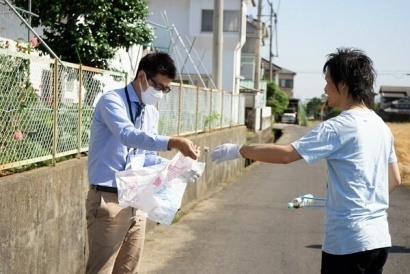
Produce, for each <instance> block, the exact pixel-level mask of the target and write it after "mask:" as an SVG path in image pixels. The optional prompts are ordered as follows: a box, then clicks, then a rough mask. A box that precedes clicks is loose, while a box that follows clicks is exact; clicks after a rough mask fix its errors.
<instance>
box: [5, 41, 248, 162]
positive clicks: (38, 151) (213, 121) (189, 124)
mask: <svg viewBox="0 0 410 274" xmlns="http://www.w3.org/2000/svg"><path fill="white" fill-rule="evenodd" d="M63 64H64V65H61V64H59V63H57V62H56V61H55V60H53V59H50V58H44V57H38V56H32V55H29V54H25V53H22V52H15V51H10V50H6V49H3V48H0V133H1V135H0V170H4V169H9V168H13V167H19V166H23V165H27V164H31V163H36V162H41V161H44V160H52V161H53V163H55V161H56V159H57V158H59V157H63V156H66V155H78V156H79V155H80V153H81V152H86V151H88V144H89V136H90V124H91V118H92V113H93V110H94V107H95V104H96V102H97V101H98V99H99V97H100V96H101V94H103V93H104V92H106V91H108V90H111V89H113V88H120V87H121V88H122V87H124V85H125V84H126V83H127V81H128V79H127V75H126V74H123V73H118V72H111V71H103V70H99V69H95V68H90V67H85V66H81V65H77V64H71V63H65V62H63ZM244 104H245V100H244V97H243V96H242V95H239V94H234V95H233V94H231V93H227V92H222V91H218V90H211V89H207V88H198V87H195V86H186V85H179V84H177V83H172V92H170V93H169V94H167V95H165V97H164V99H162V100H161V101H160V102H159V103H158V106H157V107H158V110H159V112H160V121H159V129H158V130H159V134H161V135H187V134H193V133H200V132H205V131H209V130H211V129H217V128H221V127H227V126H233V125H240V124H243V122H244V118H242V119H241V118H240V117H243V116H244V115H243V113H244V110H245V108H244ZM238 113H239V115H238Z"/></svg>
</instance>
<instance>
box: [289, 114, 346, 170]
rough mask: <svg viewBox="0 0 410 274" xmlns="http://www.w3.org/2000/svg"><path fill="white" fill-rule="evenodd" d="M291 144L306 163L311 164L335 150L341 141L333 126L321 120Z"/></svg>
mask: <svg viewBox="0 0 410 274" xmlns="http://www.w3.org/2000/svg"><path fill="white" fill-rule="evenodd" d="M291 145H292V146H293V147H294V148H295V149H296V151H297V152H298V153H299V154H300V156H302V158H303V159H304V160H305V161H306V162H307V163H309V164H313V163H315V162H317V161H319V160H321V159H324V158H326V157H328V156H329V155H331V154H332V153H334V152H335V151H337V150H338V149H339V148H340V146H341V142H340V138H339V136H338V134H337V132H336V131H335V129H334V128H333V126H332V125H331V124H330V123H327V122H322V123H320V124H319V125H317V126H316V127H315V128H314V129H313V130H312V131H310V132H309V133H308V134H306V135H305V136H303V137H302V138H300V139H299V140H297V141H295V142H293V143H292V144H291Z"/></svg>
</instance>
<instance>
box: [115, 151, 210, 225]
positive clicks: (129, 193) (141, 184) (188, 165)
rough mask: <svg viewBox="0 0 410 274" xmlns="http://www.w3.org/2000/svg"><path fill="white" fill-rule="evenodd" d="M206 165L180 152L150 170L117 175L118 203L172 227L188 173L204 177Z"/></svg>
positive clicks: (132, 170)
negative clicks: (192, 171) (193, 172)
mask: <svg viewBox="0 0 410 274" xmlns="http://www.w3.org/2000/svg"><path fill="white" fill-rule="evenodd" d="M204 168H205V163H198V162H197V161H195V160H193V159H191V158H189V157H185V156H183V155H182V154H181V153H180V152H178V153H177V154H176V155H175V156H174V158H172V160H171V161H169V162H167V163H162V164H159V165H155V166H150V167H141V168H137V169H130V170H124V171H121V172H117V173H116V175H115V177H116V182H117V188H118V201H119V204H120V206H121V207H124V208H125V207H128V206H131V207H134V208H137V209H139V210H142V211H144V212H146V213H147V214H148V218H150V219H151V220H153V221H155V222H158V223H161V224H166V225H170V224H171V223H172V220H173V219H174V217H175V214H176V212H177V211H178V209H179V208H180V207H181V201H182V196H183V195H184V192H185V188H186V183H187V179H185V178H183V177H182V176H181V174H182V173H184V172H186V171H188V170H191V169H192V170H195V171H196V172H197V173H198V174H202V172H203V170H204Z"/></svg>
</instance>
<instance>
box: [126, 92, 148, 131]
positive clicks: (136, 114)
mask: <svg viewBox="0 0 410 274" xmlns="http://www.w3.org/2000/svg"><path fill="white" fill-rule="evenodd" d="M125 95H126V96H127V103H128V109H129V111H130V119H131V122H132V124H133V125H134V126H135V122H136V120H137V119H136V118H137V116H138V108H142V110H141V112H140V113H139V116H140V117H141V126H140V130H141V129H142V124H143V123H144V113H145V108H144V107H143V106H142V105H141V104H140V103H137V113H135V116H134V115H133V114H132V107H131V100H130V95H129V94H128V88H127V86H125Z"/></svg>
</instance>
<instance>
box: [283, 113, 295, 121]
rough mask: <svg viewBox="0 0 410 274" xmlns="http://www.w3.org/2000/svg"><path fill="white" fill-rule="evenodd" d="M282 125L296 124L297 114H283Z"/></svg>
mask: <svg viewBox="0 0 410 274" xmlns="http://www.w3.org/2000/svg"><path fill="white" fill-rule="evenodd" d="M281 122H282V123H287V124H295V123H296V113H283V114H282V120H281Z"/></svg>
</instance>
